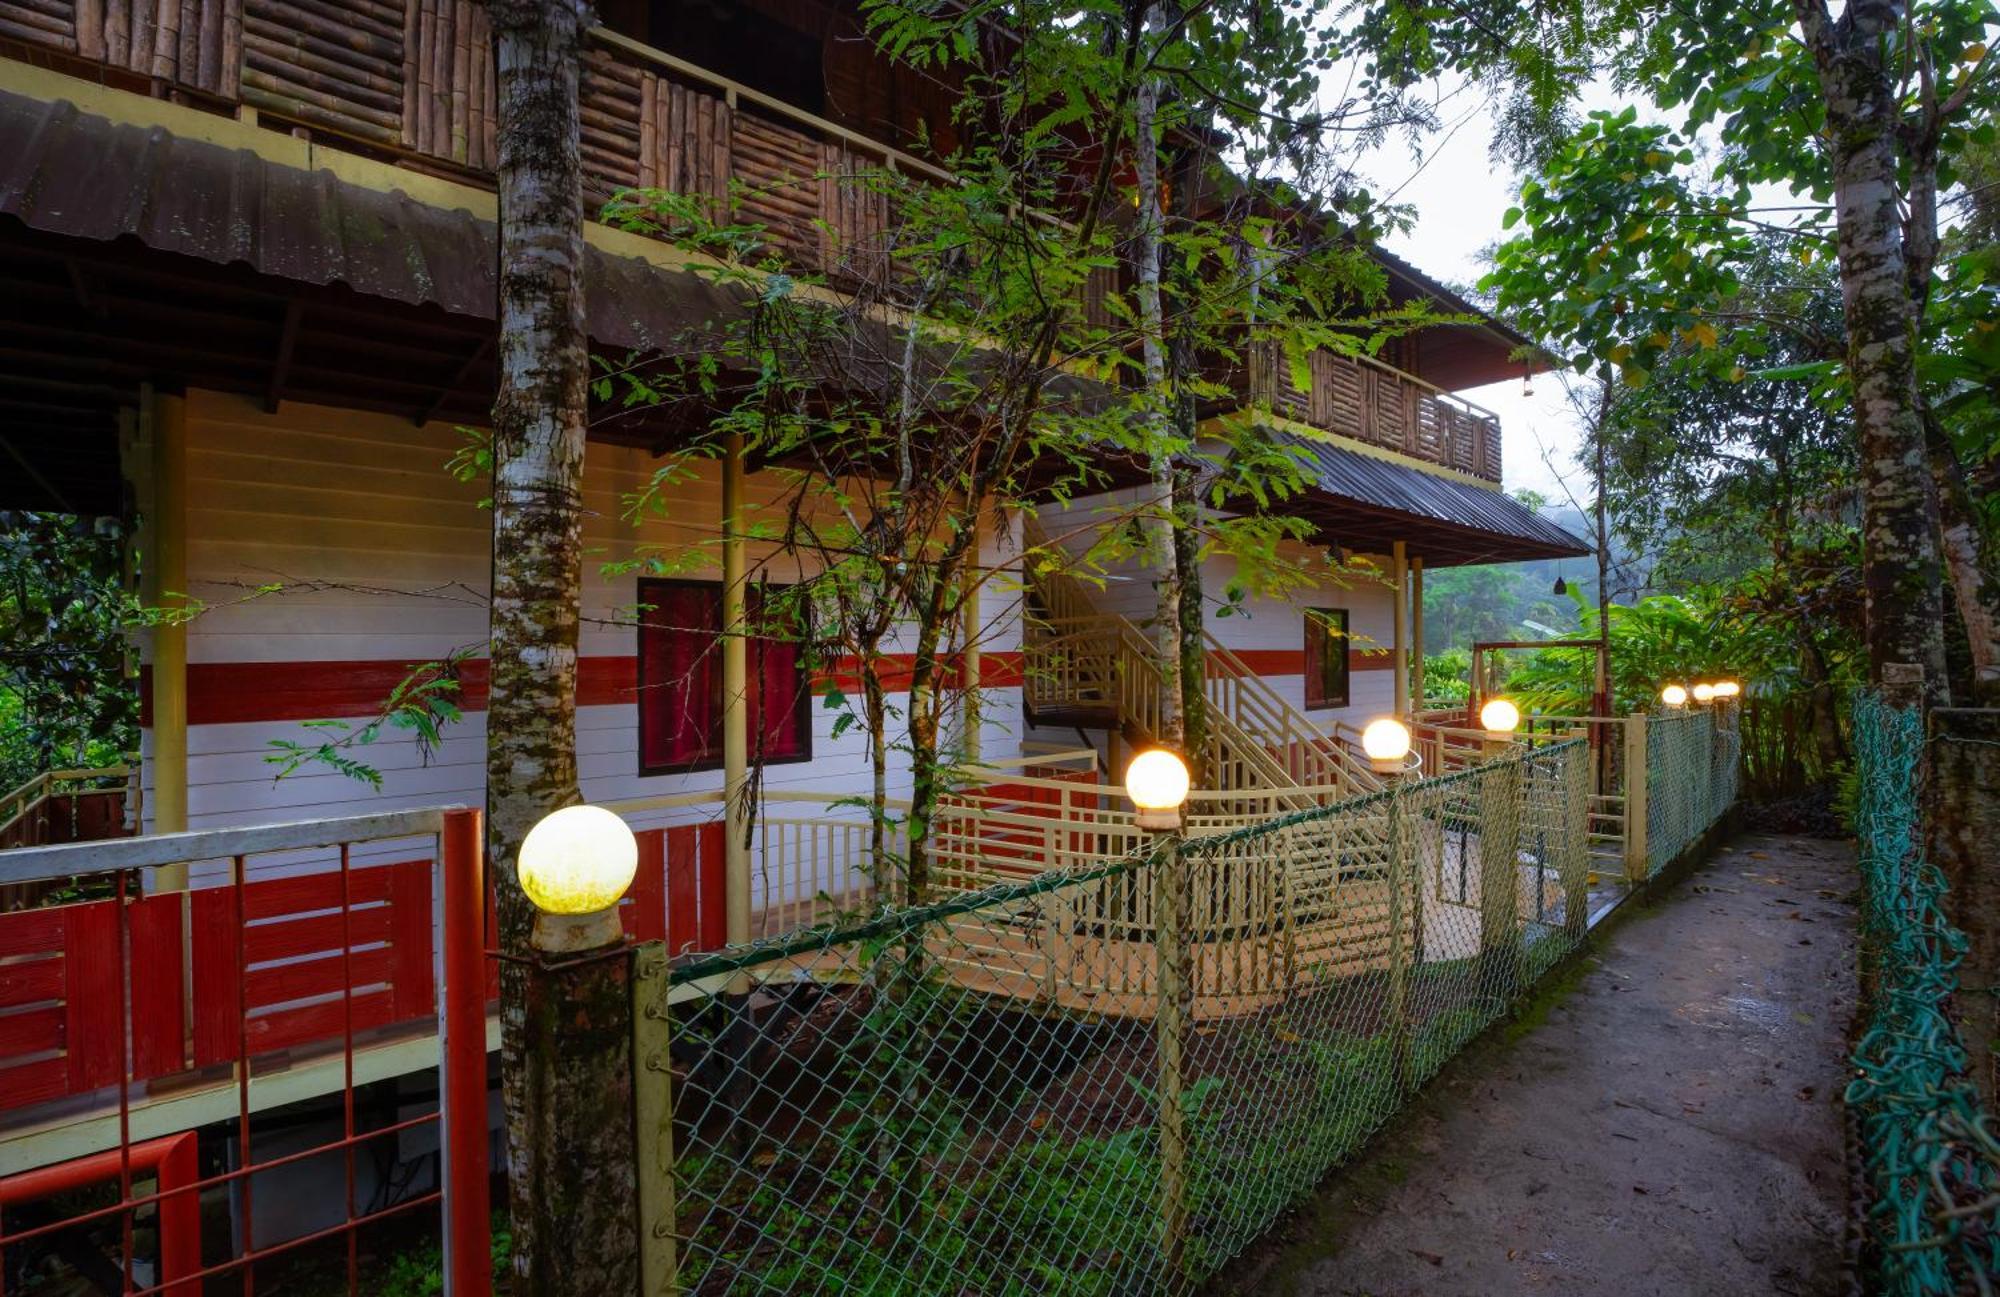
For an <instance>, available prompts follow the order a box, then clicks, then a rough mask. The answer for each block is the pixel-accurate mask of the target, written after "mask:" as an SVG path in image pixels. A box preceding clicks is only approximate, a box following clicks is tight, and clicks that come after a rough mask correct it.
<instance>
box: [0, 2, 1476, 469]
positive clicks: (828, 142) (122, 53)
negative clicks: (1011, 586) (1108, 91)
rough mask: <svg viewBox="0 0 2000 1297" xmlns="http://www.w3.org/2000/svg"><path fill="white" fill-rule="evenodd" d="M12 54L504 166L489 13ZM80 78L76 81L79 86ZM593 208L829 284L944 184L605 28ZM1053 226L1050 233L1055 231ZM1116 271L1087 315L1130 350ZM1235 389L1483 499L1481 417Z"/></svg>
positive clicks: (375, 150) (32, 5) (445, 156)
mask: <svg viewBox="0 0 2000 1297" xmlns="http://www.w3.org/2000/svg"><path fill="white" fill-rule="evenodd" d="M0 40H4V41H10V42H13V43H15V44H17V45H22V46H27V47H30V48H31V49H32V50H33V51H34V55H35V57H36V58H37V59H38V60H40V59H42V58H46V57H48V56H49V55H54V56H56V62H57V65H58V66H61V67H64V68H65V69H66V70H77V71H80V72H82V73H83V74H84V75H86V76H89V77H90V78H91V79H107V78H106V73H107V72H109V73H111V74H114V75H113V76H111V77H110V78H109V79H112V80H114V81H115V82H117V83H122V84H129V85H132V86H133V87H134V88H144V89H146V90H147V91H149V92H150V93H152V94H155V95H159V96H165V97H172V98H175V99H180V100H187V101H191V102H196V103H200V104H203V105H205V106H209V107H214V108H222V109H230V108H233V109H234V110H236V111H237V112H238V113H239V114H240V115H242V116H243V117H245V118H246V119H250V120H257V121H259V122H261V123H263V124H266V125H272V126H278V127H281V128H284V127H288V128H291V129H293V130H295V131H298V132H301V133H304V134H307V135H311V136H314V137H318V138H321V139H324V140H328V141H332V142H334V143H335V144H347V145H349V146H351V147H354V148H356V149H357V151H361V152H364V153H366V154H367V155H369V156H375V157H388V158H390V159H391V160H393V161H395V162H397V163H398V164H399V165H403V166H407V167H410V168H411V169H413V170H418V171H427V172H433V173H438V174H443V175H447V176H450V177H453V178H456V179H465V180H470V181H472V182H474V183H477V184H481V185H487V184H490V183H491V180H492V171H493V168H494V166H495V164H496V162H497V160H498V148H497V145H496V139H495V131H496V127H497V123H498V118H499V108H498V84H499V79H498V74H497V72H496V70H495V67H494V57H493V44H492V28H491V24H490V21H489V19H488V16H487V13H486V7H485V5H484V4H483V3H482V2H481V0H0ZM77 65H83V66H82V67H78V66H77ZM579 94H580V97H581V103H580V115H581V119H582V121H581V137H580V140H579V153H580V160H581V163H582V172H583V183H584V189H585V194H586V198H587V200H588V207H589V210H590V212H591V213H592V214H596V213H597V212H598V211H599V210H601V207H602V205H603V203H604V202H605V200H607V199H609V198H610V197H611V196H612V195H614V194H616V193H618V192H620V191H623V190H631V189H647V188H659V189H666V190H671V191H674V192H677V193H681V194H690V195H696V196H705V197H706V198H708V199H709V200H710V202H711V204H712V205H713V207H714V210H715V211H716V212H717V213H718V215H724V216H726V217H727V218H728V219H730V220H732V221H734V222H738V223H743V224H755V225H759V226H762V227H763V228H764V230H765V238H766V239H767V241H768V243H769V244H770V246H771V247H772V248H773V249H775V250H778V251H781V252H782V253H783V254H784V255H785V256H786V258H787V259H788V260H790V261H791V262H793V263H794V264H795V265H797V266H799V267H801V268H803V269H808V270H817V271H821V272H823V273H825V274H826V275H827V276H828V277H829V278H831V279H832V280H833V281H834V282H836V283H849V284H851V283H855V282H867V281H870V280H874V279H877V278H878V277H879V276H880V274H881V272H882V270H883V267H884V264H885V263H884V259H885V258H886V257H888V256H891V255H893V244H894V237H895V231H894V229H893V228H892V223H893V212H892V204H891V202H890V195H889V192H888V190H887V188H886V186H889V185H893V184H951V183H953V182H954V181H953V177H952V176H951V174H950V173H949V172H947V171H946V170H945V169H943V168H941V167H939V166H937V165H936V164H935V163H932V162H929V161H926V160H924V159H922V158H919V157H917V156H915V155H913V154H910V153H908V152H905V151H903V150H901V149H899V148H896V147H894V146H893V145H891V144H889V143H886V142H884V141H882V140H878V139H873V138H870V137H869V136H867V135H865V134H863V133H861V132H858V131H855V130H852V129H850V128H848V127H846V126H843V125H841V124H839V123H838V122H834V121H831V120H828V119H827V118H825V117H822V116H819V115H818V114H816V113H812V112H809V111H807V110H805V109H803V108H800V107H797V106H796V105H794V104H790V103H787V102H785V101H784V100H783V99H780V98H778V97H776V96H774V95H770V94H766V93H763V92H761V91H758V90H756V89H754V88H752V87H750V86H747V85H743V84H741V83H740V82H736V81H734V80H732V79H730V78H728V77H726V76H723V75H721V74H719V73H716V72H713V71H711V70H709V69H707V68H704V67H702V66H700V65H699V64H696V63H692V62H689V61H688V60H686V59H683V58H680V57H678V56H676V55H674V54H672V53H669V52H668V51H666V50H662V49H659V48H656V47H654V46H651V45H648V44H646V43H645V42H643V41H639V40H635V39H633V38H632V37H630V36H626V35H623V34H621V33H619V32H615V31H612V30H610V29H609V28H604V27H598V28H595V29H593V30H592V31H591V32H590V34H589V42H588V47H587V49H586V51H585V55H584V68H583V75H582V78H581V85H580V89H579ZM1043 219H1053V218H1050V217H1045V218H1043ZM1119 287H1120V277H1119V272H1118V270H1117V268H1116V267H1115V266H1110V267H1103V268H1100V269H1098V270H1095V271H1093V273H1092V274H1091V276H1090V278H1089V281H1088V283H1087V286H1086V287H1085V289H1084V292H1083V294H1082V300H1081V301H1080V303H1079V304H1078V309H1079V310H1080V312H1081V314H1082V317H1083V319H1084V320H1085V321H1086V322H1087V323H1088V324H1090V325H1091V326H1093V327H1097V328H1103V329H1116V328H1117V327H1119V321H1118V317H1117V315H1116V313H1115V312H1114V311H1112V310H1111V309H1110V307H1109V306H1108V303H1109V301H1110V299H1111V297H1112V296H1114V295H1115V294H1116V293H1117V292H1118V291H1119ZM1251 357H1252V358H1251V363H1250V364H1249V366H1248V367H1247V370H1248V372H1247V373H1244V372H1242V371H1240V370H1233V371H1232V372H1236V373H1239V374H1240V381H1241V382H1242V384H1243V389H1244V395H1245V397H1246V398H1247V400H1248V401H1249V402H1252V403H1255V402H1268V403H1269V404H1270V405H1271V407H1272V408H1273V410H1274V411H1276V412H1277V413H1279V414H1282V415H1284V416H1286V417H1288V418H1292V419H1297V420H1299V421H1302V422H1304V423H1307V424H1311V425H1312V426H1314V427H1318V428H1323V429H1326V430H1327V431H1330V432H1335V433H1338V434H1341V435H1343V436H1347V437H1352V438H1355V439H1357V440H1360V441H1363V442H1366V443H1369V444H1371V445H1379V446H1382V447H1386V448H1390V449H1394V450H1397V451H1400V452H1402V453H1404V454H1408V455H1411V456H1414V457H1416V458H1418V459H1422V460H1426V461H1429V462H1432V463H1436V464H1440V465H1443V466H1446V467H1450V468H1456V469H1459V470H1462V471H1464V472H1467V473H1471V474H1474V475H1477V476H1480V477H1484V478H1487V479H1489V480H1493V481H1498V480H1499V477H1500V430H1499V423H1498V420H1497V419H1496V418H1495V417H1494V416H1493V415H1492V414H1491V413H1490V412H1488V411H1485V410H1482V409H1480V408H1479V407H1477V406H1473V405H1470V404H1468V403H1466V402H1464V401H1461V400H1458V399H1457V398H1455V397H1453V396H1451V395H1450V394H1449V393H1447V392H1444V391H1443V390H1442V389H1440V388H1437V387H1435V386H1433V385H1432V384H1429V383H1427V382H1425V381H1424V380H1423V379H1421V378H1418V377H1416V376H1414V375H1411V374H1406V373H1403V372H1401V371H1399V370H1396V369H1393V368H1391V367H1389V366H1387V365H1384V364H1381V363H1380V362H1377V361H1375V360H1373V359H1372V358H1367V357H1347V356H1339V355H1335V354H1333V353H1330V352H1324V351H1322V352H1315V353H1314V354H1313V356H1312V358H1311V360H1310V362H1309V364H1310V370H1311V381H1310V383H1309V384H1308V386H1307V388H1306V390H1304V391H1300V390H1298V389H1296V388H1294V387H1293V386H1292V385H1291V382H1290V378H1289V375H1288V373H1287V368H1288V367H1287V366H1286V365H1284V364H1283V363H1282V360H1281V358H1279V357H1278V356H1277V354H1276V351H1275V349H1274V348H1273V347H1269V346H1259V347H1254V348H1252V349H1251Z"/></svg>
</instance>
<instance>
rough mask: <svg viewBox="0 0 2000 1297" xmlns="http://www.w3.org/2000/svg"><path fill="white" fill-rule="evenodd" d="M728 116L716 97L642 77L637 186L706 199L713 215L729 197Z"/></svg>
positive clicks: (663, 80)
mask: <svg viewBox="0 0 2000 1297" xmlns="http://www.w3.org/2000/svg"><path fill="white" fill-rule="evenodd" d="M732 115H733V114H732V112H731V109H730V107H729V105H728V104H726V103H724V102H723V101H722V100H721V99H720V98H718V97H716V96H715V95H707V94H703V93H702V92H700V91H699V90H691V89H689V88H688V87H687V86H684V85H680V84H678V83H676V82H672V81H668V80H665V79H664V78H662V77H657V76H654V75H653V74H652V73H650V72H647V73H643V74H641V76H640V79H639V185H640V187H641V188H645V189H667V190H672V191H673V192H675V193H679V194H706V195H707V196H708V197H709V198H710V199H712V200H714V201H715V204H716V208H717V214H718V215H720V214H721V213H722V207H723V204H724V203H725V202H726V200H727V199H728V196H729V176H730V171H731V167H732V163H731V160H730V149H729V137H730V134H731V126H730V118H731V117H732Z"/></svg>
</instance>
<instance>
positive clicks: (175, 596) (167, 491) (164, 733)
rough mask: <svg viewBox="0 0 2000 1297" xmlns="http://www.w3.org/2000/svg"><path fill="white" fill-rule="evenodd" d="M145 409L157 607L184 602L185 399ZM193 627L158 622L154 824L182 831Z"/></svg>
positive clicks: (153, 398) (173, 881)
mask: <svg viewBox="0 0 2000 1297" xmlns="http://www.w3.org/2000/svg"><path fill="white" fill-rule="evenodd" d="M143 399H144V400H145V402H146V409H145V411H144V412H143V414H142V416H141V417H142V418H144V419H145V420H146V422H147V424H148V432H149V434H150V436H149V440H150V442H151V444H152V455H153V502H152V503H153V517H152V520H151V521H152V525H151V526H150V527H149V528H148V533H149V536H150V539H151V541H152V546H153V552H152V553H151V554H148V555H144V556H143V557H144V558H146V559H150V560H151V562H150V564H149V566H150V569H151V572H152V580H151V581H150V582H149V583H148V590H149V593H150V594H151V597H152V601H153V603H154V606H156V607H162V608H164V607H170V606H181V605H184V604H185V603H186V602H187V594H188V567H187V536H188V528H187V521H188V519H187V401H186V400H185V399H184V398H182V397H179V396H162V395H156V394H154V393H152V392H151V390H150V389H148V391H147V393H146V396H145V397H144V398H143ZM187 664H188V632H187V624H186V623H185V622H180V623H171V622H165V621H163V622H160V623H159V624H157V625H155V626H154V627H153V707H152V713H153V714H152V721H153V831H154V832H155V833H181V832H184V831H185V830H186V829H187V826H188V825H187V815H188V716H187ZM155 881H156V885H157V886H158V887H159V888H160V890H162V891H179V890H181V889H183V888H185V887H186V886H187V866H186V865H184V864H183V865H166V866H162V867H161V869H160V871H159V874H158V876H157V878H156V880H155Z"/></svg>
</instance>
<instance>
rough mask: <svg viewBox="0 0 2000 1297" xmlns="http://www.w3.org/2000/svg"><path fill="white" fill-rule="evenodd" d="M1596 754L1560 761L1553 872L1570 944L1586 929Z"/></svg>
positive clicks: (1586, 752)
mask: <svg viewBox="0 0 2000 1297" xmlns="http://www.w3.org/2000/svg"><path fill="white" fill-rule="evenodd" d="M1595 758H1596V752H1595V751H1594V750H1593V749H1590V748H1585V749H1584V750H1583V751H1582V752H1581V753H1578V752H1570V753H1569V754H1567V756H1566V757H1565V759H1564V761H1563V782H1562V789H1563V818H1562V855H1561V856H1560V858H1559V863H1558V864H1557V866H1556V872H1557V874H1558V875H1559V876H1560V877H1561V879H1562V889H1563V935H1564V936H1565V937H1567V938H1568V939H1569V941H1570V942H1571V943H1575V942H1579V941H1582V940H1583V936H1584V933H1585V932H1586V931H1588V930H1589V927H1590V787H1591V767H1592V766H1593V765H1595V764H1597V763H1596V760H1595Z"/></svg>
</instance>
